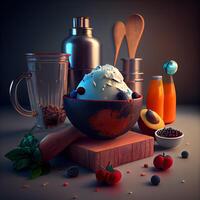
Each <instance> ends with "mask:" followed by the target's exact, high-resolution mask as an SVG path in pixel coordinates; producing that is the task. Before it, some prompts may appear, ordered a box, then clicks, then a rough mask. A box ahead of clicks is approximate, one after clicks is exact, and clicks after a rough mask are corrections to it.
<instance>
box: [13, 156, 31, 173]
mask: <svg viewBox="0 0 200 200" xmlns="http://www.w3.org/2000/svg"><path fill="white" fill-rule="evenodd" d="M30 164H31V160H30V159H29V158H24V159H20V160H16V161H15V162H14V163H13V167H14V168H15V169H16V170H18V171H19V170H22V169H24V168H27V167H29V165H30Z"/></svg>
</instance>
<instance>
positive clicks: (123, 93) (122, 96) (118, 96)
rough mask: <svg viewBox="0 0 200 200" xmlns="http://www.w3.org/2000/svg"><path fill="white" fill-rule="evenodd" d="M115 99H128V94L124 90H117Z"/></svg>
mask: <svg viewBox="0 0 200 200" xmlns="http://www.w3.org/2000/svg"><path fill="white" fill-rule="evenodd" d="M117 99H118V100H128V95H127V94H126V93H125V92H122V91H120V92H118V93H117Z"/></svg>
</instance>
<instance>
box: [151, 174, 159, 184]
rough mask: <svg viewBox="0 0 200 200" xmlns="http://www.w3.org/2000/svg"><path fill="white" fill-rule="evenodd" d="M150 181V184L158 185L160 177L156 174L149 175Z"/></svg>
mask: <svg viewBox="0 0 200 200" xmlns="http://www.w3.org/2000/svg"><path fill="white" fill-rule="evenodd" d="M151 183H152V185H158V184H159V183H160V177H159V176H157V175H153V176H152V177H151Z"/></svg>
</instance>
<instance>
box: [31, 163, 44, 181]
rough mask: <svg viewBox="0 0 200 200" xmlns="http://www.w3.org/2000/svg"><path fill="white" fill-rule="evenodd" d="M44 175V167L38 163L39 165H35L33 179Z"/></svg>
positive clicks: (32, 173) (32, 172)
mask: <svg viewBox="0 0 200 200" xmlns="http://www.w3.org/2000/svg"><path fill="white" fill-rule="evenodd" d="M41 175H42V168H41V166H40V165H38V166H37V167H34V168H33V169H32V170H31V177H30V178H31V179H34V178H37V177H39V176H41Z"/></svg>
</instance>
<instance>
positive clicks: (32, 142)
mask: <svg viewBox="0 0 200 200" xmlns="http://www.w3.org/2000/svg"><path fill="white" fill-rule="evenodd" d="M38 142H39V141H38V139H37V138H36V137H35V136H33V135H32V134H31V133H28V134H26V135H25V136H24V137H23V139H22V140H21V142H20V144H19V146H20V147H36V146H37V145H38Z"/></svg>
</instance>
